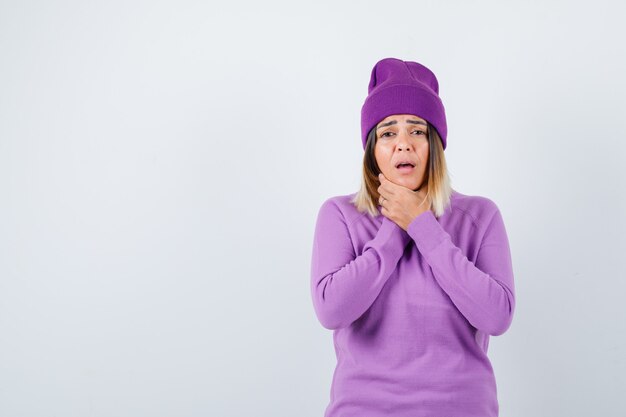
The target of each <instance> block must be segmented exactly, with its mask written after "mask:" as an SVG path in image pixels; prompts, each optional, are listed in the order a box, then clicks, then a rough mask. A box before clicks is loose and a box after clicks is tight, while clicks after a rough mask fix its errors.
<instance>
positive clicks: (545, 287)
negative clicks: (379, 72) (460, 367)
mask: <svg viewBox="0 0 626 417" xmlns="http://www.w3.org/2000/svg"><path fill="white" fill-rule="evenodd" d="M505 3H506V4H505ZM620 3H621V2H618V1H615V2H607V1H594V2H592V3H589V2H571V1H562V2H561V1H558V2H557V1H542V2H539V1H537V2H529V1H523V2H522V1H519V2H496V1H490V2H487V1H479V2H478V1H428V2H419V1H406V2H394V1H388V2H380V1H377V2H369V1H351V2H348V1H344V2H341V1H333V2H331V1H315V2H313V1H311V2H307V3H303V2H287V1H285V2H252V1H248V2H228V3H226V2H221V3H219V4H217V3H216V4H213V3H211V2H206V1H197V2H191V1H170V2H164V1H143V2H138V1H133V2H130V1H107V2H104V1H103V2H89V1H40V2H33V1H2V2H0V59H1V62H0V198H1V199H0V415H1V416H6V417H17V416H29V417H30V416H46V417H48V416H62V417H73V416H77V417H78V416H80V417H84V416H107V417H108V416H129V417H130V416H132V417H136V416H207V415H211V416H220V417H230V416H267V417H278V416H286V417H293V416H299V417H307V416H310V417H315V416H317V417H321V416H322V414H323V411H324V408H325V406H326V404H327V402H328V399H329V398H328V395H329V390H330V383H331V377H332V371H333V369H334V365H335V357H334V350H333V345H332V333H331V331H329V330H326V329H324V328H323V327H322V326H321V324H320V323H319V322H318V321H317V319H316V317H315V314H314V310H313V306H312V301H311V296H310V292H309V279H310V276H309V271H310V269H309V268H310V258H311V247H312V238H313V230H314V222H315V217H316V215H317V211H318V209H319V206H320V204H321V203H322V201H323V200H325V199H326V198H328V197H330V196H333V195H338V194H348V193H351V192H354V191H356V190H357V188H358V186H359V181H360V166H361V165H360V164H361V158H362V152H363V150H362V145H361V142H360V124H359V123H360V108H361V105H362V103H363V100H364V99H365V96H366V94H367V85H368V82H369V76H370V71H371V68H372V66H373V65H374V64H375V62H377V61H378V60H379V59H381V58H384V57H397V58H401V59H404V60H413V61H418V62H421V63H423V64H425V65H426V66H428V67H429V68H431V69H432V70H433V71H434V72H435V74H436V75H437V77H438V79H439V83H440V95H441V97H442V100H443V102H444V105H445V107H446V112H447V118H448V127H449V136H448V148H447V149H446V157H447V160H448V164H449V169H450V173H451V178H452V183H453V187H454V188H455V189H457V190H458V191H460V192H462V193H465V194H470V195H483V196H486V197H489V198H491V199H492V200H493V201H494V202H496V203H497V205H498V206H499V208H500V210H501V212H502V215H503V218H504V220H505V224H506V227H507V232H508V235H509V240H510V244H511V251H512V257H513V263H514V272H515V284H516V296H517V298H516V299H517V306H516V313H515V314H516V315H515V318H514V321H513V324H512V326H511V327H510V329H509V330H508V331H507V332H506V333H505V334H503V335H501V336H498V337H492V338H491V343H490V347H489V356H490V358H491V360H492V363H493V367H494V370H495V372H496V379H497V383H498V398H499V402H500V415H501V416H503V417H527V416H534V417H536V416H550V417H555V416H568V417H573V416H591V415H597V416H618V415H623V414H621V413H623V391H624V387H625V386H626V376H625V375H626V363H625V360H624V358H625V357H626V355H625V352H626V340H625V335H626V324H625V321H624V317H625V316H626V303H624V290H625V289H626V286H625V284H624V279H625V278H626V276H625V275H626V274H625V273H624V266H623V265H624V253H625V252H626V239H625V237H624V236H625V233H626V227H625V220H624V213H626V204H625V198H624V190H625V189H626V178H625V175H624V171H623V169H622V168H620V166H621V165H623V161H624V157H625V156H626V154H625V150H626V146H625V145H624V143H625V140H626V127H625V126H624V112H625V110H626V105H625V104H626V81H625V78H624V74H626V57H625V52H624V51H625V48H624V44H623V42H622V41H620V39H624V38H626V30H625V29H624V25H623V18H624V15H625V14H626V13H625V12H626V7H625V6H622V5H620Z"/></svg>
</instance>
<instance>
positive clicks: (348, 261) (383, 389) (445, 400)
mask: <svg viewBox="0 0 626 417" xmlns="http://www.w3.org/2000/svg"><path fill="white" fill-rule="evenodd" d="M353 196H354V194H349V195H343V196H335V197H331V198H328V199H327V200H326V201H325V202H324V203H323V204H322V205H321V207H320V210H319V214H318V217H317V222H316V226H315V237H314V242H313V253H312V262H311V295H312V299H313V306H314V309H315V313H316V315H317V318H318V319H319V321H320V322H321V324H322V325H323V326H324V327H325V328H328V329H333V340H334V348H335V353H336V356H337V366H336V368H335V372H334V375H333V378H332V384H331V389H330V403H329V404H328V406H327V408H326V412H325V417H352V416H354V417H364V416H366V417H378V416H387V417H388V416H393V417H403V416H407V417H420V416H424V417H426V416H429V417H432V416H445V417H456V416H459V417H461V416H462V417H492V416H498V410H499V405H498V400H497V389H496V381H495V377H494V373H493V369H492V367H491V363H490V360H489V358H488V357H487V347H488V345H489V335H494V336H497V335H501V334H503V333H504V332H505V331H506V330H507V329H508V328H509V326H510V325H511V321H512V319H513V313H514V309H515V289H514V283H513V271H512V263H511V255H510V249H509V243H508V238H507V234H506V230H505V226H504V222H503V218H502V216H501V214H500V211H499V209H498V207H497V206H496V204H495V203H494V202H493V201H492V200H490V199H488V198H486V197H481V196H468V195H464V194H461V193H459V192H457V191H454V192H453V194H452V197H451V204H450V206H448V207H447V209H446V211H445V213H444V214H443V215H442V216H441V217H440V218H439V219H437V218H436V217H435V216H434V214H433V213H432V211H427V212H424V213H422V214H421V215H419V216H418V217H416V218H415V219H414V220H413V221H412V222H411V223H410V224H409V226H408V232H406V231H404V230H403V229H402V228H401V227H400V226H398V225H397V224H396V223H394V222H393V221H391V220H389V219H388V218H387V217H385V216H383V215H382V214H379V215H378V216H377V217H375V218H372V217H371V216H369V215H368V214H365V213H359V212H358V211H357V210H356V207H355V206H354V205H353V204H352V203H350V201H349V200H350V198H352V197H353Z"/></svg>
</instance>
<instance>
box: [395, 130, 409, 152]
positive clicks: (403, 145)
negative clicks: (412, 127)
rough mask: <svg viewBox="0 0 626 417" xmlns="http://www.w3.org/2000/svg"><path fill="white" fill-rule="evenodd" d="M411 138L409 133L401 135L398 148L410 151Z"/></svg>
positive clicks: (397, 144)
mask: <svg viewBox="0 0 626 417" xmlns="http://www.w3.org/2000/svg"><path fill="white" fill-rule="evenodd" d="M409 144H410V142H409V138H408V134H407V133H400V134H399V135H398V142H397V143H396V147H397V148H398V149H408V148H409Z"/></svg>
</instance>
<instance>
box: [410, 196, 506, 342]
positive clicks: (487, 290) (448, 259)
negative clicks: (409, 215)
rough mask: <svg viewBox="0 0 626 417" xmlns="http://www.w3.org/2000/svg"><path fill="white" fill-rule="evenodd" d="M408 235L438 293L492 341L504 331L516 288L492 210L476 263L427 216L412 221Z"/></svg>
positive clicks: (497, 212)
mask: <svg viewBox="0 0 626 417" xmlns="http://www.w3.org/2000/svg"><path fill="white" fill-rule="evenodd" d="M407 232H408V234H409V235H410V236H411V237H412V238H413V240H414V241H415V244H416V246H417V248H418V250H419V251H420V253H421V254H422V256H424V258H425V259H426V261H427V262H428V264H429V265H430V267H431V268H432V271H433V274H434V276H435V279H436V280H437V282H438V283H439V285H440V286H441V288H442V289H443V290H444V291H445V292H446V293H447V294H448V295H449V296H450V299H451V300H452V302H453V303H454V305H455V306H456V307H457V308H458V309H459V311H460V312H461V313H462V314H463V315H464V316H465V318H466V319H467V320H468V321H469V322H470V323H471V324H472V326H474V327H475V328H477V329H479V330H481V331H483V332H485V333H487V334H490V335H494V336H498V335H501V334H502V333H504V332H505V331H506V330H507V329H508V328H509V326H510V325H511V321H512V320H513V312H514V310H515V287H514V282H513V269H512V265H511V253H510V249H509V242H508V238H507V234H506V230H505V227H504V222H503V220H502V215H501V214H500V210H499V209H498V208H497V207H495V210H494V213H493V215H492V216H491V219H490V220H489V222H488V224H487V226H486V229H485V233H484V236H483V238H482V242H481V245H480V249H479V251H478V256H477V258H476V264H474V263H472V262H471V261H470V260H469V259H467V257H466V256H465V255H464V254H463V252H462V251H461V249H460V248H458V247H457V246H455V245H454V243H452V240H451V238H450V235H449V234H448V233H447V232H446V231H445V230H444V229H443V228H442V227H441V225H440V224H439V222H438V221H437V219H436V218H435V215H434V214H433V212H432V211H426V212H424V213H422V214H420V215H419V216H417V217H416V218H415V219H414V220H413V221H412V222H411V223H410V224H409V226H408V228H407Z"/></svg>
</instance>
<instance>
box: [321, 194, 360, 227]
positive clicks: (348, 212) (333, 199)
mask: <svg viewBox="0 0 626 417" xmlns="http://www.w3.org/2000/svg"><path fill="white" fill-rule="evenodd" d="M356 194H357V193H356V192H354V193H350V194H339V195H333V196H330V197H326V198H325V199H324V200H323V201H322V203H321V206H320V214H324V215H331V214H333V215H340V216H342V217H343V218H344V220H345V221H346V222H347V223H351V222H352V221H353V220H355V219H356V218H358V217H361V216H363V214H364V213H361V212H359V211H358V210H357V207H356V205H355V203H354V197H355V196H356Z"/></svg>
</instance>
